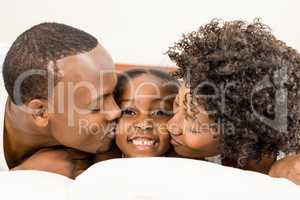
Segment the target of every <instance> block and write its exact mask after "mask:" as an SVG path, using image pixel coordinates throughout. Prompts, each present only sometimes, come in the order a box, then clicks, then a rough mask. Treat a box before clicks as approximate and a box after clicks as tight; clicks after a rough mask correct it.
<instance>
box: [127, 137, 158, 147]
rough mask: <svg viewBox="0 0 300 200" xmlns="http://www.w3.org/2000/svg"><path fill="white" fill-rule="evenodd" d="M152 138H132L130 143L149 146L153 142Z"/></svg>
mask: <svg viewBox="0 0 300 200" xmlns="http://www.w3.org/2000/svg"><path fill="white" fill-rule="evenodd" d="M154 142H155V141H154V140H149V139H140V138H139V139H134V140H132V143H133V144H134V145H147V146H151V145H153V144H154Z"/></svg>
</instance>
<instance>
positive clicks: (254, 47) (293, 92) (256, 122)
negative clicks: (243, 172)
mask: <svg viewBox="0 0 300 200" xmlns="http://www.w3.org/2000/svg"><path fill="white" fill-rule="evenodd" d="M167 54H168V55H169V57H170V59H171V60H172V61H174V62H175V63H176V64H177V66H178V67H179V69H178V70H177V72H176V73H175V75H176V76H177V77H178V78H183V79H184V80H185V82H186V84H187V86H188V87H189V88H190V95H191V96H192V98H193V100H195V102H197V103H198V105H199V103H201V104H204V107H205V108H206V110H207V111H214V112H209V113H210V115H211V117H212V118H213V119H214V120H215V121H216V122H217V123H220V124H221V125H222V126H221V127H223V130H222V131H220V132H219V134H220V135H219V136H220V139H221V146H220V148H221V152H222V154H223V156H224V157H226V158H229V159H232V160H235V161H236V162H237V164H238V165H239V166H240V167H242V166H243V165H245V164H246V163H247V161H248V160H250V159H251V160H260V159H261V158H262V155H265V154H272V153H278V152H279V151H283V152H285V153H290V152H294V151H296V150H297V149H298V147H299V134H300V130H299V129H300V110H299V103H300V102H299V100H300V99H299V95H300V92H299V88H300V56H299V54H298V52H297V51H296V50H294V49H292V48H291V47H288V46H287V45H286V44H285V43H284V42H282V41H280V40H277V39H276V37H275V36H274V35H273V34H272V33H271V30H270V28H269V27H268V26H267V25H265V24H263V23H261V22H260V20H259V19H255V20H254V21H253V22H252V23H247V22H244V21H227V22H224V21H222V20H218V19H214V20H212V21H211V22H210V23H208V24H206V25H204V26H201V27H200V28H199V30H198V31H194V32H191V33H188V34H185V35H183V38H182V39H181V40H180V41H179V42H177V43H175V45H174V46H173V47H170V48H169V50H168V51H167ZM216 88H217V89H216ZM232 127H234V131H232Z"/></svg>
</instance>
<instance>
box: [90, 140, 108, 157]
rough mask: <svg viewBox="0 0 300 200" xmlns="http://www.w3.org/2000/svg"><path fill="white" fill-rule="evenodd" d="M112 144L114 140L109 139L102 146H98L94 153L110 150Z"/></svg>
mask: <svg viewBox="0 0 300 200" xmlns="http://www.w3.org/2000/svg"><path fill="white" fill-rule="evenodd" d="M111 146H112V141H107V142H106V143H103V144H101V145H100V146H98V148H97V149H96V151H95V152H93V153H96V154H98V153H105V152H107V151H109V150H110V148H111Z"/></svg>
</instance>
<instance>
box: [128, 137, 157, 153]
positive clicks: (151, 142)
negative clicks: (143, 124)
mask: <svg viewBox="0 0 300 200" xmlns="http://www.w3.org/2000/svg"><path fill="white" fill-rule="evenodd" d="M127 142H128V143H129V144H131V145H133V146H134V147H135V148H137V149H139V150H146V149H152V148H154V147H155V146H156V145H158V144H159V141H158V140H157V139H154V138H152V137H140V136H136V137H133V138H128V139H127Z"/></svg>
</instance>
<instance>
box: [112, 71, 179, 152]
mask: <svg viewBox="0 0 300 200" xmlns="http://www.w3.org/2000/svg"><path fill="white" fill-rule="evenodd" d="M164 84H165V80H162V79H161V78H158V77H156V76H153V75H149V74H144V75H141V76H138V77H135V78H133V79H131V80H130V83H127V84H126V85H125V87H124V91H123V95H122V96H121V97H119V98H120V107H121V108H122V111H123V112H122V116H121V117H120V119H119V120H118V126H117V134H116V144H117V146H118V147H119V148H120V149H121V150H122V152H123V153H124V155H125V156H126V157H150V156H162V155H164V154H165V153H166V152H167V151H168V150H169V148H170V144H169V133H168V130H167V127H166V125H167V122H168V120H169V119H170V118H171V117H172V104H173V100H174V98H168V99H166V97H168V96H172V93H170V91H168V88H166V87H164V86H163V85H164Z"/></svg>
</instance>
